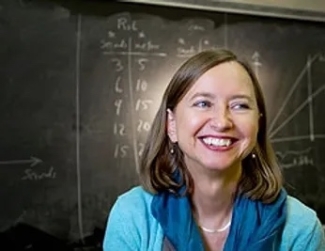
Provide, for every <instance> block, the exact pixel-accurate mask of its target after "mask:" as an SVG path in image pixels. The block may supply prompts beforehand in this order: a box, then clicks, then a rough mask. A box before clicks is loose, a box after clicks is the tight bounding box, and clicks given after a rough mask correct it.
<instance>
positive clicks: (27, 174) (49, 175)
mask: <svg viewBox="0 0 325 251" xmlns="http://www.w3.org/2000/svg"><path fill="white" fill-rule="evenodd" d="M55 178H56V172H55V170H54V167H53V166H51V167H50V168H49V169H48V170H47V171H46V172H39V171H35V170H33V169H30V168H28V169H26V170H25V171H24V176H23V177H22V178H21V179H22V180H32V181H38V180H44V179H55Z"/></svg>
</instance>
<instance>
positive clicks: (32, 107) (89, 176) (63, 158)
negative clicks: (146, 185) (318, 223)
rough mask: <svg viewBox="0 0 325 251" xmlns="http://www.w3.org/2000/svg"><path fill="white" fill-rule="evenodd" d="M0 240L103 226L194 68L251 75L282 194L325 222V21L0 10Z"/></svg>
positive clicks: (82, 5) (76, 7) (54, 8)
mask: <svg viewBox="0 0 325 251" xmlns="http://www.w3.org/2000/svg"><path fill="white" fill-rule="evenodd" d="M0 41H1V47H0V54H1V57H0V64H1V67H0V83H1V85H0V114H1V122H0V184H1V185H0V186H1V189H0V198H1V201H2V203H1V206H0V231H4V230H6V229H7V228H9V227H10V226H13V225H14V224H17V223H19V222H23V223H26V224H29V225H31V226H33V227H35V228H38V229H42V231H45V232H47V233H49V234H51V235H54V236H57V237H60V238H65V239H82V238H84V236H87V235H88V234H89V233H91V232H92V231H93V229H94V228H95V227H102V228H104V226H105V223H106V217H107V214H108V212H109V210H110V207H111V206H112V204H113V203H114V201H115V200H116V198H117V195H118V194H120V193H122V192H124V191H126V190H127V189H129V188H130V187H132V186H133V185H136V184H138V181H137V175H136V167H137V165H138V162H139V156H140V155H141V150H142V147H143V143H144V140H145V137H146V134H147V131H148V129H149V128H150V124H151V121H152V119H153V116H154V113H155V111H156V110H157V108H158V105H159V101H160V98H161V95H162V92H163V90H164V88H165V87H166V85H167V83H168V82H169V80H170V78H171V76H172V74H173V73H174V71H175V70H176V68H177V67H178V66H179V65H180V64H181V63H182V62H183V61H184V60H186V59H187V58H188V57H189V56H191V55H193V54H194V53H196V52H199V51H201V50H204V49H209V48H218V47H222V48H228V49H231V50H233V51H234V52H235V53H237V54H238V55H239V56H241V57H244V58H246V59H247V60H248V61H249V62H251V63H252V65H253V66H254V69H255V71H256V73H257V75H258V78H259V79H260V81H261V83H262V87H263V89H264V91H265V94H266V102H267V105H268V112H269V115H270V121H269V125H270V134H271V137H272V142H273V144H274V146H275V148H276V151H277V156H278V157H279V161H280V162H281V164H282V166H283V169H284V173H285V177H286V180H287V188H288V191H289V192H290V193H291V194H293V195H295V196H297V197H298V198H300V199H301V200H302V201H304V202H305V203H306V204H308V205H309V206H311V207H312V208H314V209H315V210H316V211H317V212H318V214H319V217H320V218H321V220H322V222H323V223H325V195H324V193H323V191H325V182H324V181H325V164H324V163H325V155H324V154H323V149H324V147H325V126H324V124H325V119H324V108H323V107H324V106H325V99H324V90H325V83H324V79H325V71H324V66H325V27H324V24H323V23H317V22H311V21H298V20H290V19H280V18H270V17H258V16H248V15H239V14H230V13H225V12H216V11H213V12H212V11H210V12H209V11H206V10H205V11H202V10H185V9H181V8H171V7H159V6H149V5H135V4H127V3H112V2H107V1H22V0H20V1H19V0H1V1H0Z"/></svg>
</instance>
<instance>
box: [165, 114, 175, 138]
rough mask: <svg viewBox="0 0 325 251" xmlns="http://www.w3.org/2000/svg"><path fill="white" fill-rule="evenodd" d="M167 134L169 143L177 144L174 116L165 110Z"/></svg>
mask: <svg viewBox="0 0 325 251" xmlns="http://www.w3.org/2000/svg"><path fill="white" fill-rule="evenodd" d="M166 126H167V134H168V137H169V139H170V141H171V142H173V143H176V142H177V130H176V120H175V114H174V113H173V112H172V111H171V110H170V109H167V125H166Z"/></svg>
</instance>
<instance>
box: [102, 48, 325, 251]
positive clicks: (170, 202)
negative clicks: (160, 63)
mask: <svg viewBox="0 0 325 251" xmlns="http://www.w3.org/2000/svg"><path fill="white" fill-rule="evenodd" d="M266 121H267V118H266V109H265V102H264V98H263V95H262V91H261V88H260V86H259V83H258V81H257V79H256V77H255V75H254V73H253V71H252V69H251V68H250V67H249V66H248V65H247V64H245V63H243V62H242V61H240V60H239V59H237V57H236V56H235V55H234V54H232V53H231V52H230V51H226V50H215V51H204V52H201V53H199V54H197V55H195V56H193V57H192V58H190V59H189V60H188V61H187V62H185V63H184V64H183V65H182V66H181V67H180V69H179V70H178V71H177V72H176V73H175V75H174V77H173V78H172V80H171V82H170V83H169V85H168V87H167V89H166V91H165V93H164V96H163V99H162V102H161V105H160V108H159V110H158V112H157V114H156V117H155V119H154V121H153V124H152V128H151V131H150V133H149V136H148V140H147V142H146V145H145V150H144V152H143V156H142V162H141V165H140V170H139V175H140V181H141V186H139V187H136V188H133V189H132V190H130V191H128V192H126V193H125V194H123V195H122V196H120V197H119V198H118V200H117V201H116V203H115V204H114V206H113V208H112V210H111V213H110V216H109V220H108V225H107V229H106V234H105V239H104V243H103V245H104V250H105V251H109V250H113V251H118V250H123V251H124V250H130V251H131V250H132V251H135V250H141V251H147V250H153V251H160V250H177V251H200V250H211V251H215V250H217V251H220V250H225V251H240V250H245V251H247V250H248V251H257V250H258V251H268V250H280V251H284V250H291V251H309V250H310V251H315V250H317V251H318V250H325V243H324V242H325V241H324V233H323V231H322V227H321V224H320V221H319V220H318V218H317V216H316V214H315V212H314V211H313V210H311V209H310V208H308V207H306V206H305V205H303V204H302V203H301V202H299V201H298V200H296V199H294V198H292V197H290V196H288V195H287V194H286V191H285V190H284V189H283V187H282V176H281V172H280V168H279V166H278V164H277V162H276V159H275V155H274V151H273V149H272V146H271V144H270V140H269V138H268V136H267V133H266V132H267V128H266Z"/></svg>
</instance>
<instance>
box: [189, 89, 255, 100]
mask: <svg viewBox="0 0 325 251" xmlns="http://www.w3.org/2000/svg"><path fill="white" fill-rule="evenodd" d="M197 97H205V98H211V99H213V98H215V95H214V94H212V93H209V92H197V93H195V94H194V95H193V96H191V98H190V99H189V100H190V101H191V100H193V99H195V98H197ZM233 99H247V100H248V101H249V102H252V103H254V100H253V98H252V97H251V96H249V95H246V94H236V95H232V96H231V97H230V100H233Z"/></svg>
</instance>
